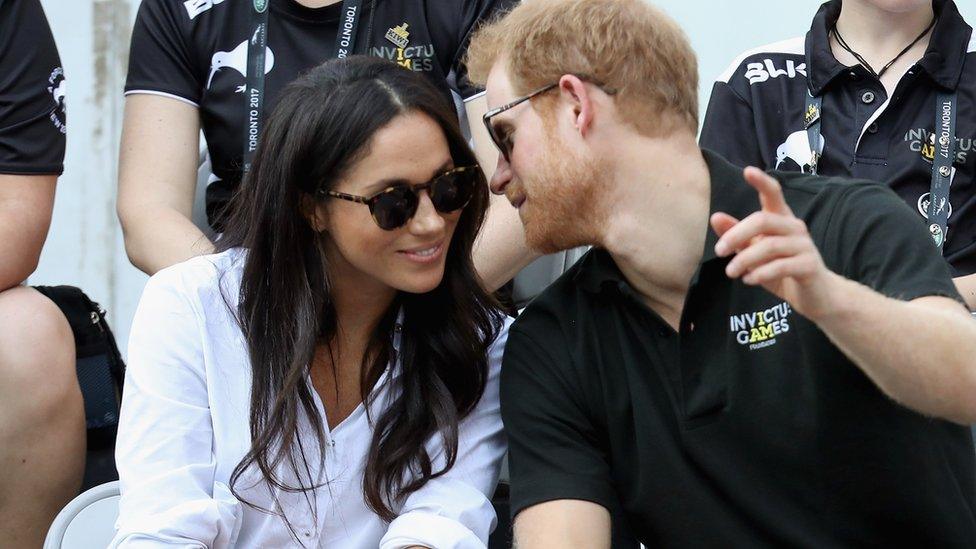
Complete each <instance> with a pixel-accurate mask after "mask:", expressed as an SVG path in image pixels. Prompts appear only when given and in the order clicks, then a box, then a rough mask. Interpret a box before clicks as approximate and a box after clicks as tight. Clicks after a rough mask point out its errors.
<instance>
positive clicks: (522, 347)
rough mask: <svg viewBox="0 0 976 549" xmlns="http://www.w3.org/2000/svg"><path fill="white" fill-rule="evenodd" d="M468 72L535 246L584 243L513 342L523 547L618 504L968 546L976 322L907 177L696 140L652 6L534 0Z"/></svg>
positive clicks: (782, 535)
mask: <svg viewBox="0 0 976 549" xmlns="http://www.w3.org/2000/svg"><path fill="white" fill-rule="evenodd" d="M593 29H599V32H594V31H593ZM468 67H469V70H470V73H471V75H472V76H473V78H474V79H475V80H476V81H478V82H487V93H488V96H487V97H488V107H489V111H488V114H487V115H486V117H485V118H486V119H487V123H488V124H489V125H490V129H491V132H490V133H491V134H492V136H493V138H494V140H495V142H496V143H497V144H498V146H499V148H500V149H501V150H502V157H501V158H500V159H499V163H498V166H497V171H496V173H495V175H494V177H493V179H492V182H491V184H492V189H493V190H494V191H495V192H498V193H505V195H506V196H507V197H508V199H509V200H510V201H511V202H512V203H513V204H514V205H515V206H517V207H518V209H519V215H520V217H521V218H522V221H523V224H524V226H525V233H526V240H527V242H528V243H529V244H530V245H531V246H533V247H535V248H537V249H539V250H542V251H547V252H548V251H552V250H556V249H565V248H569V247H573V246H579V245H585V244H592V245H594V246H595V248H594V249H593V250H592V251H591V252H589V253H588V255H587V256H585V257H584V258H583V259H581V260H580V261H579V263H577V264H576V265H575V266H574V267H573V268H572V269H570V270H569V271H568V272H567V273H566V274H565V275H564V276H563V277H562V278H560V279H559V280H558V281H557V282H556V283H555V284H554V285H553V286H551V287H550V288H549V289H548V290H547V291H546V292H544V293H543V294H542V295H541V296H540V297H538V298H537V299H536V300H535V301H533V303H532V304H531V305H530V306H529V307H528V308H527V309H526V311H525V312H524V313H523V315H522V316H521V317H520V318H519V319H518V320H517V321H516V323H515V325H514V327H513V328H512V330H511V334H510V336H509V340H508V345H507V348H506V357H505V363H504V366H503V368H502V372H503V374H502V376H503V378H502V413H503V418H504V420H505V424H506V428H507V429H508V434H509V444H510V453H511V455H510V457H511V467H512V511H513V513H515V515H516V517H515V537H516V543H517V545H518V546H519V547H520V548H521V549H526V548H528V549H533V548H537V547H540V548H541V547H545V548H548V547H585V548H594V547H608V546H609V545H610V530H611V519H610V517H611V516H621V517H622V518H621V521H623V522H626V523H627V526H629V527H630V529H631V530H632V531H633V532H634V533H635V534H636V536H637V537H638V538H639V539H640V541H641V542H643V543H645V544H646V545H649V546H677V547H708V546H729V547H753V546H773V545H775V546H808V547H809V546H814V547H832V546H853V545H866V544H877V545H882V544H888V545H898V546H901V545H912V544H915V545H920V544H922V543H928V544H932V543H933V542H935V543H937V544H939V545H945V546H968V547H972V546H973V545H974V544H976V516H974V510H976V505H974V503H976V502H974V499H976V493H974V492H976V477H974V463H973V462H974V452H973V444H972V438H971V435H970V433H969V430H968V428H966V427H963V426H961V425H957V424H956V423H967V422H972V421H974V420H976V363H974V361H973V359H972V357H973V356H976V323H974V322H973V321H972V319H971V318H970V317H969V315H968V314H967V312H966V309H965V308H964V307H963V305H962V304H961V302H960V297H959V294H958V293H957V292H956V290H955V288H954V286H953V284H952V280H951V278H950V276H949V273H948V271H947V268H946V265H945V263H944V262H943V261H942V260H941V259H940V257H939V254H938V252H937V251H936V249H935V247H934V246H932V244H931V240H930V238H929V237H928V235H927V232H926V231H925V229H924V228H923V227H920V226H919V225H918V223H910V222H907V221H906V219H910V218H911V216H912V215H913V214H912V213H911V211H909V210H908V209H907V208H906V206H905V205H904V203H903V202H901V201H900V199H899V198H898V197H897V196H895V195H894V194H893V193H891V191H889V190H888V189H886V188H884V187H883V186H881V185H878V184H874V183H869V182H862V181H850V180H840V179H829V178H818V177H814V176H810V175H804V174H800V173H791V174H787V173H778V172H774V173H773V175H772V176H770V175H767V174H765V173H763V172H762V171H759V170H758V169H755V168H749V169H746V170H745V171H744V172H743V171H742V170H741V169H739V168H734V167H733V166H732V165H731V164H729V163H728V162H726V161H725V160H723V159H722V158H721V157H719V156H717V155H715V154H714V153H711V152H709V151H702V150H700V149H699V148H698V147H697V145H696V143H695V133H696V125H697V105H696V92H697V82H696V72H697V71H696V62H695V57H694V55H693V53H692V52H691V49H690V47H689V45H688V42H687V40H686V38H685V37H684V35H683V33H682V32H681V30H680V29H679V28H678V27H677V26H676V25H675V24H674V23H673V22H672V21H671V20H670V19H669V18H667V17H666V16H665V15H663V14H662V13H661V12H660V11H658V10H656V9H655V8H653V7H651V6H650V5H649V4H647V3H646V2H644V1H643V0H534V1H533V2H525V3H523V4H522V5H521V6H519V7H517V8H516V9H515V10H513V11H512V12H511V13H510V14H509V15H508V16H506V17H505V18H503V19H501V20H500V21H499V22H496V23H494V24H492V25H490V26H487V27H486V28H485V29H484V30H482V31H481V32H480V33H479V34H478V35H477V36H476V37H475V38H474V39H473V41H472V44H471V47H470V49H469V62H468ZM933 417H938V418H943V419H934V418H933ZM947 420H948V421H947ZM954 422H956V423H954Z"/></svg>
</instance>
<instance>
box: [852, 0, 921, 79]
mask: <svg viewBox="0 0 976 549" xmlns="http://www.w3.org/2000/svg"><path fill="white" fill-rule="evenodd" d="M934 17H935V13H934V11H933V9H932V3H931V2H927V3H926V4H925V5H924V6H922V7H920V8H918V9H916V10H912V11H906V12H901V13H898V12H893V11H888V10H884V9H881V8H879V7H877V6H875V5H874V4H873V3H871V2H868V1H867V0H844V3H843V5H842V6H841V10H840V17H839V18H838V19H837V31H838V32H839V33H840V34H841V36H843V37H844V40H845V41H846V42H847V44H848V45H849V46H850V47H851V49H853V50H854V51H856V52H857V53H859V54H860V55H861V56H863V57H864V58H865V59H866V60H867V61H868V63H870V64H871V66H872V67H873V68H874V69H875V70H881V67H883V66H884V65H885V64H886V63H888V62H889V61H891V60H892V59H893V58H894V57H895V56H896V55H898V54H899V53H901V51H902V50H903V49H904V48H905V46H907V45H908V44H910V43H911V42H912V40H915V38H917V37H918V35H919V34H921V33H922V31H924V30H925V29H926V28H927V27H928V26H929V24H931V23H932V19H933V18H934ZM927 44H928V38H927V37H926V38H923V39H922V40H920V41H919V44H916V48H915V49H918V50H919V52H924V51H925V47H926V45H927ZM912 53H914V52H908V53H906V55H905V57H906V58H908V57H912V59H911V60H910V62H911V63H913V62H914V61H915V60H917V58H918V57H919V55H914V56H913V55H910V54H912ZM834 54H835V55H836V56H837V59H838V60H839V61H841V62H842V63H844V64H847V65H851V64H855V63H856V60H854V58H853V56H850V54H848V53H847V52H843V51H840V52H839V51H838V48H834ZM848 57H849V59H848ZM848 61H852V62H848Z"/></svg>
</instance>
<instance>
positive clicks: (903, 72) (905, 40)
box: [700, 0, 976, 310]
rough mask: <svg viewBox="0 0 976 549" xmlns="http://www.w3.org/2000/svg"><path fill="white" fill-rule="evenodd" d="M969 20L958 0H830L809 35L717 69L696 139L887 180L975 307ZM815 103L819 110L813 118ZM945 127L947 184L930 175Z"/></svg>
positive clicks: (767, 158) (767, 160) (755, 155)
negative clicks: (948, 118)
mask: <svg viewBox="0 0 976 549" xmlns="http://www.w3.org/2000/svg"><path fill="white" fill-rule="evenodd" d="M972 30H973V29H972V28H971V27H970V26H969V25H968V24H967V23H966V21H965V20H964V19H963V18H962V15H960V14H959V10H958V9H957V8H956V5H955V3H954V2H952V0H899V1H897V2H892V1H891V0H844V1H843V2H841V1H840V0H832V1H831V2H827V3H825V4H824V5H823V6H821V7H820V10H819V11H818V12H817V14H816V16H815V17H814V18H813V23H812V25H811V27H810V31H809V32H808V33H807V34H806V37H797V38H794V39H791V40H786V41H783V42H778V43H776V44H770V45H768V46H762V47H760V48H756V49H755V50H752V51H749V52H746V53H745V54H743V55H741V56H739V58H737V59H736V60H735V61H734V62H733V63H732V65H731V66H730V67H729V69H728V70H727V71H725V73H724V74H723V75H722V76H720V77H719V79H718V81H716V82H715V84H714V86H713V88H712V96H711V100H710V103H709V107H708V113H707V115H706V116H705V122H704V124H703V126H702V133H701V139H700V143H701V145H702V146H703V147H705V148H708V149H711V150H714V151H715V152H718V153H719V154H721V155H722V156H724V157H725V158H727V159H728V160H729V161H731V162H732V163H733V164H738V165H743V166H747V165H753V166H758V167H762V168H766V167H769V168H776V169H778V170H801V171H807V172H811V171H814V170H815V171H816V172H817V173H819V174H820V175H838V176H846V177H863V178H866V179H873V180H875V181H881V182H884V183H886V184H887V185H888V186H890V187H891V189H892V190H893V191H895V192H896V193H897V194H898V195H899V196H901V197H902V199H903V200H904V201H905V202H906V203H907V204H908V205H909V207H910V208H911V209H913V210H915V212H916V216H915V219H916V222H921V223H924V225H925V226H926V227H927V228H929V229H930V230H931V231H932V234H933V236H935V237H937V238H936V242H938V244H939V246H940V248H941V249H942V252H943V257H945V260H946V261H947V262H948V263H949V269H950V271H951V272H952V275H953V276H954V277H955V278H954V280H955V283H956V287H957V288H958V289H959V293H960V294H962V296H963V298H965V300H966V302H967V304H968V306H969V307H970V309H974V310H976V214H974V213H973V211H974V208H976V159H974V158H973V157H974V156H976V155H974V154H973V153H972V143H973V141H972V139H971V138H972V135H973V134H974V133H976V103H974V97H976V41H971V37H972ZM810 106H813V107H814V109H815V111H816V112H817V117H816V118H815V119H812V122H814V124H813V126H811V127H809V128H808V124H807V123H806V116H805V113H806V112H807V110H808V107H810ZM946 110H948V112H949V113H950V114H951V115H952V117H953V118H954V122H955V128H954V132H952V133H954V134H955V135H954V136H953V137H952V138H951V139H950V136H949V131H948V130H949V129H950V128H948V127H946V128H943V127H942V125H943V122H942V121H943V120H944V118H943V114H944V113H945V112H946ZM937 120H938V121H939V124H938V127H937V125H936V121H937ZM811 130H812V131H811ZM943 131H945V133H946V135H945V138H946V144H945V148H946V149H949V148H950V146H951V148H952V149H954V150H952V152H951V153H948V154H946V155H945V157H944V158H945V160H946V161H945V164H946V166H945V169H946V170H948V171H947V172H946V173H947V174H948V176H947V177H946V178H945V186H944V187H941V188H940V187H938V186H936V187H933V185H934V184H937V183H939V179H938V176H939V169H940V168H941V167H942V166H941V165H940V159H942V158H943V156H942V155H941V154H936V151H937V148H938V149H941V148H942V146H941V143H939V146H938V147H937V146H936V137H937V136H938V137H939V140H940V141H941V140H942V137H943ZM813 135H815V136H817V137H811V136H813ZM811 142H816V143H817V144H818V147H817V153H818V154H819V155H820V156H819V158H818V159H817V161H816V162H815V163H816V166H815V167H814V166H813V165H812V163H811V160H812V152H813V151H812V149H811V147H810V143H811ZM950 157H951V159H950ZM950 168H951V169H950ZM950 184H951V192H950ZM940 189H941V190H940ZM933 195H934V196H936V197H937V198H936V199H935V200H932V198H931V197H932V196H933ZM940 205H941V206H942V208H939V206H940ZM930 209H931V210H932V211H930ZM940 213H941V214H942V215H943V216H944V217H941V216H940V215H939V214H940ZM930 218H931V220H930Z"/></svg>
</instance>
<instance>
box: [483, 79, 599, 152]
mask: <svg viewBox="0 0 976 549" xmlns="http://www.w3.org/2000/svg"><path fill="white" fill-rule="evenodd" d="M574 76H576V77H577V78H579V79H580V80H585V81H587V82H589V83H591V84H593V85H594V86H596V87H598V88H600V89H601V90H603V93H605V94H607V95H614V94H616V93H617V90H616V89H615V88H611V87H609V86H606V85H604V84H603V83H602V82H599V81H597V80H594V79H592V78H590V77H587V76H583V75H579V74H576V75H574ZM558 85H559V82H554V83H552V84H549V85H548V86H543V87H541V88H539V89H537V90H535V91H534V92H532V93H530V94H528V95H524V96H522V97H519V98H518V99H516V100H515V101H512V102H511V103H508V104H506V105H502V106H501V107H498V108H495V109H491V110H490V111H488V112H486V113H485V114H484V116H482V117H481V121H482V122H484V124H485V128H486V129H487V130H488V135H489V137H491V140H492V142H494V143H495V146H496V147H498V150H499V152H501V153H502V156H503V157H505V162H510V161H511V160H510V158H509V155H510V154H511V153H512V142H511V141H509V140H508V138H507V136H506V137H503V136H501V135H499V133H498V130H497V129H496V128H495V127H494V126H493V125H492V123H491V119H492V117H493V116H495V115H498V114H501V113H503V112H505V111H507V110H509V109H511V108H513V107H516V106H518V105H520V104H522V103H524V102H526V101H528V100H530V99H532V98H533V97H535V96H537V95H540V94H543V93H546V92H547V91H549V90H551V89H553V88H555V87H556V86H558Z"/></svg>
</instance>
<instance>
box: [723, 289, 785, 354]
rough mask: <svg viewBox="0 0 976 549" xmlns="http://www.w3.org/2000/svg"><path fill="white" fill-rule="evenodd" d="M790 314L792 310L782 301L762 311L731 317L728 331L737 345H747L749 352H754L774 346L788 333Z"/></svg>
mask: <svg viewBox="0 0 976 549" xmlns="http://www.w3.org/2000/svg"><path fill="white" fill-rule="evenodd" d="M792 313H793V309H791V308H790V305H789V303H786V302H785V301H784V302H783V303H780V304H779V305H775V306H773V307H770V308H769V309H765V310H762V311H756V312H753V313H744V314H739V315H732V316H730V317H729V330H730V331H731V332H732V333H733V334H735V340H736V342H738V344H739V345H742V346H746V345H748V346H749V350H750V351H755V350H756V349H762V348H763V347H769V346H771V345H776V338H777V337H778V336H781V335H783V334H786V333H787V332H789V331H790V321H789V318H790V315H791V314H792Z"/></svg>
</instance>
